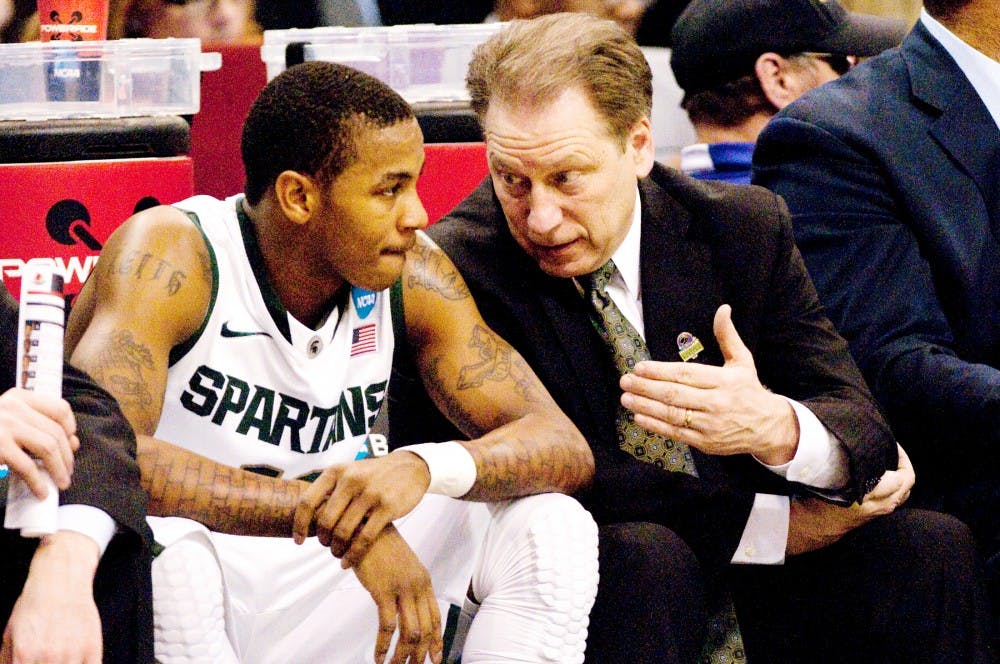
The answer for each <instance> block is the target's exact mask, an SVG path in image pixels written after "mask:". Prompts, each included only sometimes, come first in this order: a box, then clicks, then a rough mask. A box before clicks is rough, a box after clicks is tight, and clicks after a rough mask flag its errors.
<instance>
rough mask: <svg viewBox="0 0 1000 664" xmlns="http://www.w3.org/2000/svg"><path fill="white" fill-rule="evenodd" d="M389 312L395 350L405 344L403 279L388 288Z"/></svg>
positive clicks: (400, 278) (397, 280)
mask: <svg viewBox="0 0 1000 664" xmlns="http://www.w3.org/2000/svg"><path fill="white" fill-rule="evenodd" d="M389 303H390V308H389V311H390V312H392V334H393V336H394V337H395V344H396V348H397V349H398V348H402V347H403V344H405V343H406V313H405V312H404V311H403V277H402V276H400V277H399V279H396V281H394V282H393V284H392V286H390V288H389Z"/></svg>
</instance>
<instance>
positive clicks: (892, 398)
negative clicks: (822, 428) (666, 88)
mask: <svg viewBox="0 0 1000 664" xmlns="http://www.w3.org/2000/svg"><path fill="white" fill-rule="evenodd" d="M980 91H981V92H980ZM998 124H1000V13H998V12H997V4H996V3H995V2H989V1H986V0H957V1H948V2H943V1H941V0H928V1H927V2H926V3H925V9H924V13H923V14H922V15H921V18H920V21H919V22H918V23H917V25H916V26H915V27H914V28H913V30H912V31H911V33H910V34H909V35H908V36H907V38H906V39H905V41H904V42H903V44H902V46H901V47H900V48H898V49H894V50H892V51H889V52H886V53H885V54H883V55H882V56H880V57H877V58H873V59H872V60H870V61H868V62H865V63H863V64H861V65H859V66H858V67H856V68H855V70H854V71H852V72H850V75H849V76H847V77H845V78H844V79H843V80H841V81H837V82H835V83H833V84H831V85H830V86H828V87H823V88H822V89H819V90H816V91H814V92H812V93H810V94H808V95H806V96H805V97H803V98H802V99H801V100H800V101H798V102H796V103H795V104H793V105H792V106H791V107H790V108H788V109H787V110H786V111H785V112H783V113H781V114H780V115H778V116H777V118H776V119H775V120H774V121H772V123H771V124H770V125H769V126H768V127H767V128H766V130H765V131H764V132H763V134H762V135H761V137H760V141H759V143H758V145H757V150H756V152H755V154H754V171H755V172H754V177H755V179H756V181H757V182H759V183H760V184H763V185H765V186H767V187H769V188H771V189H773V190H774V191H776V192H777V193H779V194H781V195H782V196H783V197H784V198H785V199H786V200H787V202H788V205H789V207H790V209H791V212H792V215H793V223H794V227H795V236H796V239H797V241H798V242H799V245H800V247H801V248H802V253H803V255H804V256H805V261H806V264H807V265H808V268H809V271H810V273H811V274H812V277H813V279H814V280H815V282H816V286H817V289H818V291H819V293H820V297H821V299H822V301H823V303H824V304H825V305H826V307H827V309H828V311H829V312H830V316H831V318H832V319H833V321H834V323H835V324H836V326H837V328H838V329H839V330H840V331H841V332H842V333H843V334H844V336H845V337H846V338H847V339H848V341H849V342H850V347H851V351H852V353H853V354H854V357H855V359H856V361H857V363H858V365H859V366H860V368H861V370H862V372H863V373H864V375H865V377H866V378H867V379H868V383H869V384H870V385H871V388H872V391H873V392H874V394H875V397H876V398H877V399H878V400H879V401H880V402H881V404H882V405H883V406H884V408H885V411H886V414H887V417H888V420H889V422H890V424H891V425H892V427H893V429H894V431H895V432H896V434H897V436H898V437H899V440H900V441H901V443H902V444H903V446H904V447H905V448H906V449H907V450H908V451H909V452H910V454H911V456H912V458H913V461H914V466H915V468H916V471H917V477H918V478H919V482H918V484H917V488H916V492H915V498H919V499H921V500H927V501H932V503H931V504H934V505H936V506H938V507H940V508H942V509H944V510H946V511H949V512H953V513H955V514H957V515H959V516H961V517H962V518H963V519H965V520H966V521H967V523H969V525H970V526H972V528H973V531H974V532H975V533H976V534H977V535H978V537H979V541H980V542H981V544H982V546H984V547H985V548H986V549H987V550H988V553H991V554H992V555H993V556H994V558H993V562H992V566H993V567H994V569H995V570H996V571H995V572H994V574H996V575H997V577H1000V554H998V553H997V551H1000V455H998V454H997V448H998V446H1000V127H998ZM994 584H996V586H997V591H996V595H997V597H998V598H1000V579H998V580H995V581H994Z"/></svg>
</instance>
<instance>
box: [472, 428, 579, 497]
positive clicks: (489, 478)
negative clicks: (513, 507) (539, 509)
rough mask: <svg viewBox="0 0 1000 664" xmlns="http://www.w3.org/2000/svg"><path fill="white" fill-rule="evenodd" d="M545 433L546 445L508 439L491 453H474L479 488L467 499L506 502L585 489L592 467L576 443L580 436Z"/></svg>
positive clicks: (559, 430) (553, 431)
mask: <svg viewBox="0 0 1000 664" xmlns="http://www.w3.org/2000/svg"><path fill="white" fill-rule="evenodd" d="M545 433H546V444H544V445H540V444H538V443H537V441H532V440H526V439H524V438H507V437H504V439H503V440H502V441H501V442H497V443H496V444H495V445H492V446H491V447H490V448H489V451H488V452H487V453H485V454H477V453H475V452H474V453H473V456H474V457H475V459H476V467H477V469H478V476H477V478H476V486H475V488H474V489H473V491H472V492H470V494H469V495H468V496H466V498H469V499H473V500H503V499H506V498H510V497H511V496H520V495H527V494H531V493H541V492H546V491H565V490H568V489H575V488H579V487H581V486H583V485H584V484H585V483H586V481H587V479H588V475H589V469H590V465H589V463H588V462H587V460H586V459H585V458H582V457H581V455H580V454H579V453H578V450H579V448H578V447H577V446H576V445H575V444H574V442H573V441H575V440H578V435H579V434H577V433H576V432H574V431H571V430H566V429H555V430H547V431H546V432H545Z"/></svg>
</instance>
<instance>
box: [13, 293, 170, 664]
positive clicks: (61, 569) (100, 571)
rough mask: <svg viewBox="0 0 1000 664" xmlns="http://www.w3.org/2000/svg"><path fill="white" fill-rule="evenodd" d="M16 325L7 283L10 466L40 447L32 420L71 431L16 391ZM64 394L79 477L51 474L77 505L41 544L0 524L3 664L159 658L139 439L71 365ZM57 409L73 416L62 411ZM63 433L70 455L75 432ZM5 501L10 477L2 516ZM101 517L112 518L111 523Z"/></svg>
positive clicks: (64, 498) (66, 500)
mask: <svg viewBox="0 0 1000 664" xmlns="http://www.w3.org/2000/svg"><path fill="white" fill-rule="evenodd" d="M17 321H18V310H17V302H16V301H15V300H14V298H13V297H11V295H10V293H8V292H7V289H6V288H4V287H2V286H0V400H3V403H2V404H0V461H7V462H8V463H10V464H11V466H12V472H13V469H14V464H15V463H16V462H14V461H12V454H13V450H14V448H15V447H16V448H18V449H25V450H33V449H34V450H36V451H37V450H40V449H41V448H38V447H35V442H37V441H36V440H35V439H34V436H33V435H32V434H30V433H29V432H28V431H27V429H28V426H29V425H32V424H36V423H38V422H41V421H42V420H43V419H44V420H49V422H50V424H48V425H46V424H44V423H42V424H40V425H38V426H37V430H38V431H43V430H46V426H52V427H57V429H55V430H56V431H58V430H62V431H66V429H65V428H63V427H61V426H60V424H59V422H60V421H61V420H57V419H55V418H54V417H52V416H51V413H52V409H51V408H50V406H51V404H49V405H45V406H39V404H37V403H35V402H33V401H28V399H30V397H27V398H26V397H24V396H22V395H19V394H17V391H16V390H13V389H12V388H13V387H14V385H15V380H14V377H15V367H16V355H17V348H16V345H17ZM63 396H64V398H65V400H66V402H68V405H69V407H70V409H72V413H73V419H74V420H75V427H76V428H75V431H76V437H77V438H78V440H79V449H78V450H77V451H76V453H75V454H74V455H73V464H72V476H71V477H70V478H66V477H62V478H59V477H57V475H58V474H60V473H61V474H65V472H66V467H65V466H63V465H60V468H61V470H58V471H57V472H54V473H53V479H54V480H58V481H60V483H62V484H64V487H63V489H64V490H60V492H59V500H60V504H61V507H60V510H64V509H66V508H67V507H71V508H72V509H76V510H77V511H76V512H75V513H68V512H67V513H63V512H61V513H60V529H59V531H58V532H56V533H55V534H53V535H46V536H44V537H43V538H41V540H38V539H26V538H23V537H21V535H20V533H19V532H18V531H16V530H6V529H5V530H0V624H2V625H4V626H5V630H4V636H3V647H2V648H0V661H9V660H7V659H6V657H9V656H10V655H11V653H12V652H13V653H14V654H16V655H18V656H19V657H20V658H21V659H20V661H43V660H41V659H35V657H40V656H41V654H40V653H47V654H48V657H50V658H55V659H45V660H44V661H73V662H95V661H98V659H95V653H100V652H101V647H100V644H101V643H103V661H105V662H120V663H122V664H126V663H132V662H152V661H153V617H152V599H151V598H152V595H151V586H150V545H151V542H152V537H151V534H150V532H149V529H148V528H147V526H146V521H145V516H146V494H145V493H144V492H143V491H142V489H141V488H140V486H139V467H138V466H137V465H136V462H135V435H134V434H133V433H132V428H131V427H130V426H129V424H128V422H127V421H126V420H125V418H124V416H123V415H122V414H121V412H120V411H119V410H118V404H117V403H116V402H115V400H114V399H113V398H112V397H111V396H110V395H109V394H108V393H107V392H105V391H104V390H102V389H101V388H99V387H98V386H97V385H96V384H95V383H94V382H93V381H92V380H91V379H90V378H89V377H88V376H86V375H85V374H83V373H81V372H79V371H77V370H75V369H74V368H73V367H71V366H69V365H65V369H64V375H63ZM58 414H59V416H60V417H65V416H67V415H68V413H67V412H63V411H61V410H59V411H58ZM67 426H71V425H67ZM70 430H72V429H71V428H70ZM51 435H52V434H51V431H50V436H51ZM52 437H53V438H55V436H52ZM59 437H60V438H61V439H62V440H63V445H64V451H66V452H68V451H69V447H66V444H67V443H68V436H67V435H66V434H65V433H63V434H60V436H59ZM66 479H68V480H69V485H68V486H65V482H64V481H63V480H66ZM6 499H7V480H6V479H4V480H2V481H0V519H2V517H3V513H4V512H5V508H6ZM81 507H83V508H84V510H85V511H86V510H87V509H92V510H95V511H96V510H100V512H103V514H102V515H99V517H98V521H97V527H96V528H94V526H93V525H90V526H85V525H84V522H88V523H90V524H94V516H93V513H91V514H90V515H87V514H84V515H82V516H81V514H80V511H79V508H81ZM95 508H96V509H95ZM109 517H110V519H109ZM100 518H103V519H105V520H107V527H103V526H102V525H101V524H100ZM102 531H103V534H102ZM105 537H107V538H110V540H109V541H108V540H107V539H104V538H105ZM95 539H97V540H100V539H104V541H102V542H97V541H95ZM102 544H103V545H104V546H106V548H105V549H104V551H103V554H101V552H100V550H101V545H102ZM98 560H99V561H100V562H99V563H98ZM29 568H30V573H29ZM15 603H16V606H15ZM95 605H96V606H95ZM12 611H13V616H14V617H13V618H12ZM95 619H96V620H98V621H99V625H98V624H96V622H95ZM95 644H97V648H96V650H95ZM12 648H13V651H12ZM97 656H99V655H97Z"/></svg>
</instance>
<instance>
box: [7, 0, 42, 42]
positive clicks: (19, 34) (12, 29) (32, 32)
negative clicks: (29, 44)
mask: <svg viewBox="0 0 1000 664" xmlns="http://www.w3.org/2000/svg"><path fill="white" fill-rule="evenodd" d="M37 8H38V5H37V3H36V1H35V0H0V43H4V44H7V43H15V42H23V41H31V40H34V39H38V12H37Z"/></svg>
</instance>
